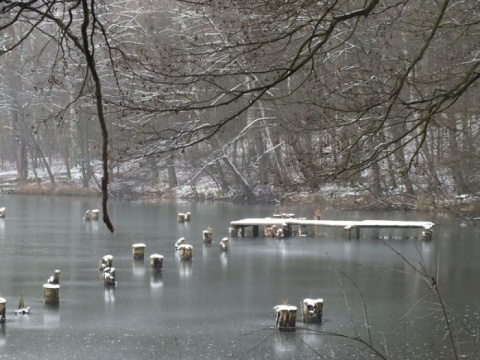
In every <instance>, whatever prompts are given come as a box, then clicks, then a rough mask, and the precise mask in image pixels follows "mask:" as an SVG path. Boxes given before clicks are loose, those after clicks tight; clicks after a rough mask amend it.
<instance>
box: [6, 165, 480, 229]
mask: <svg viewBox="0 0 480 360" xmlns="http://www.w3.org/2000/svg"><path fill="white" fill-rule="evenodd" d="M186 176H187V174H185V179H187V177H186ZM54 178H55V183H52V182H51V181H46V180H45V177H41V178H40V177H38V173H37V177H36V178H29V179H28V180H27V181H18V179H16V177H15V172H13V171H6V172H5V171H4V172H2V173H0V193H2V194H23V195H48V196H99V197H100V196H101V191H100V179H97V178H96V177H93V178H92V179H91V181H90V182H89V184H88V187H85V186H84V185H83V184H82V181H81V178H80V175H79V174H78V173H76V172H75V171H72V172H71V176H70V178H67V176H66V174H64V173H62V172H56V173H55V174H54ZM181 179H182V178H180V181H179V182H180V183H181V184H183V185H179V186H176V187H168V185H167V184H166V183H164V182H162V181H160V180H159V179H158V178H157V179H155V178H152V177H149V176H147V175H146V174H142V173H139V172H125V173H116V174H114V176H112V180H111V183H110V185H109V197H110V199H119V200H129V201H144V202H164V201H191V202H198V201H225V202H232V203H265V204H273V205H275V206H277V207H278V208H279V210H280V211H281V210H282V208H285V207H287V206H289V205H298V204H305V205H309V206H311V207H313V208H317V209H319V210H320V211H321V210H324V209H336V210H381V211H385V210H403V211H412V210H415V211H437V212H438V211H442V212H449V213H452V214H453V215H454V216H456V217H459V218H465V219H469V218H473V217H478V216H479V215H478V214H480V199H479V198H478V197H474V196H456V197H455V196H453V195H452V196H449V197H443V198H440V197H434V196H432V195H428V196H426V195H425V196H411V195H408V194H405V193H404V192H402V191H401V189H396V190H391V191H389V192H388V193H386V194H384V195H383V196H382V197H378V196H375V195H374V194H373V193H372V192H371V191H370V190H369V189H368V187H366V186H364V187H362V186H361V185H358V186H357V187H347V186H339V185H336V184H327V185H325V186H323V187H322V188H321V189H320V190H318V191H316V192H309V191H307V190H305V189H297V190H295V191H288V190H287V191H285V190H284V189H281V188H276V187H273V186H270V185H262V186H260V185H255V186H253V187H252V191H253V194H254V198H250V199H246V198H245V197H244V196H243V195H241V194H237V193H235V192H234V190H231V191H230V192H228V193H227V192H222V191H221V190H220V189H219V188H218V186H217V184H215V183H214V182H213V181H209V180H208V178H207V179H203V180H202V181H200V182H197V183H195V184H191V183H189V182H188V181H187V180H185V181H181Z"/></svg>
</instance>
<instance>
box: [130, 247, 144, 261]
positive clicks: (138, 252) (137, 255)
mask: <svg viewBox="0 0 480 360" xmlns="http://www.w3.org/2000/svg"><path fill="white" fill-rule="evenodd" d="M132 253H133V258H134V259H136V260H143V258H144V257H145V244H133V245H132Z"/></svg>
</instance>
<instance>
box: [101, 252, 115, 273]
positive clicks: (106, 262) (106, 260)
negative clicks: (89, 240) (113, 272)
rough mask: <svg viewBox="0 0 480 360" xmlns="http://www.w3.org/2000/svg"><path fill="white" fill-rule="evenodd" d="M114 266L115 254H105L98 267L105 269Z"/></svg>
mask: <svg viewBox="0 0 480 360" xmlns="http://www.w3.org/2000/svg"><path fill="white" fill-rule="evenodd" d="M112 266H113V256H112V255H105V256H104V257H102V259H101V260H100V265H99V267H98V270H101V271H103V270H104V269H105V268H107V267H108V268H111V267H112Z"/></svg>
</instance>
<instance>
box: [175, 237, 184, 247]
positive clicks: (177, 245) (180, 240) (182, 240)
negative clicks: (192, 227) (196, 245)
mask: <svg viewBox="0 0 480 360" xmlns="http://www.w3.org/2000/svg"><path fill="white" fill-rule="evenodd" d="M183 244H185V238H184V237H181V238H180V239H178V240H177V242H176V243H175V250H178V248H179V247H180V245H183Z"/></svg>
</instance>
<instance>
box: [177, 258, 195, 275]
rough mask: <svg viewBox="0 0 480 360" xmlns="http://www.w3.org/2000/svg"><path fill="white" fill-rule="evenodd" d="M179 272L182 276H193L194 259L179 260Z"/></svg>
mask: <svg viewBox="0 0 480 360" xmlns="http://www.w3.org/2000/svg"><path fill="white" fill-rule="evenodd" d="M178 273H179V274H180V277H181V278H187V279H188V278H189V277H190V276H192V261H189V260H181V261H179V262H178Z"/></svg>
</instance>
